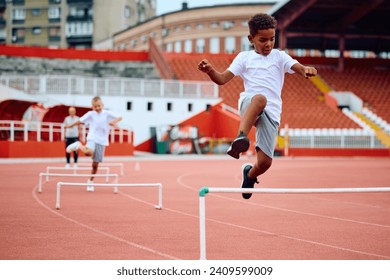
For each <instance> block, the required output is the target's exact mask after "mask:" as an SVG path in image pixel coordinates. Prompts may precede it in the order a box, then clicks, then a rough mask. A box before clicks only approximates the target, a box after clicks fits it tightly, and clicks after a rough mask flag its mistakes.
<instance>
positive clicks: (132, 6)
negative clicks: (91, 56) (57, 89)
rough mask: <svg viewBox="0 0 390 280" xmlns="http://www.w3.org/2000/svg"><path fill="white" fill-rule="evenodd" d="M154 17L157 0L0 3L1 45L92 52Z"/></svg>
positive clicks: (22, 0)
mask: <svg viewBox="0 0 390 280" xmlns="http://www.w3.org/2000/svg"><path fill="white" fill-rule="evenodd" d="M155 15H156V0H115V1H111V0H0V44H9V45H27V46H45V47H52V48H92V46H93V45H94V43H95V42H98V41H101V40H104V39H105V38H110V37H112V35H113V34H114V33H116V32H119V31H120V30H122V29H125V28H128V27H129V26H131V25H136V24H138V23H140V22H142V21H144V20H147V19H148V18H151V17H154V16H155Z"/></svg>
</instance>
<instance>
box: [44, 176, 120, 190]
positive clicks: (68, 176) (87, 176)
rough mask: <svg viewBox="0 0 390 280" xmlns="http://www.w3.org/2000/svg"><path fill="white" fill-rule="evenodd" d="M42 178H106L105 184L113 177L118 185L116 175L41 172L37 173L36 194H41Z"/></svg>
mask: <svg viewBox="0 0 390 280" xmlns="http://www.w3.org/2000/svg"><path fill="white" fill-rule="evenodd" d="M43 176H49V177H88V178H89V177H92V176H93V177H106V182H108V178H109V177H114V179H115V183H118V177H119V176H118V174H115V173H113V174H93V175H92V174H69V173H45V172H41V173H39V185H38V192H39V193H41V192H42V177H43Z"/></svg>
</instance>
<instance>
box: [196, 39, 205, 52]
mask: <svg viewBox="0 0 390 280" xmlns="http://www.w3.org/2000/svg"><path fill="white" fill-rule="evenodd" d="M204 47H205V40H204V39H203V38H199V39H196V52H197V53H203V52H204Z"/></svg>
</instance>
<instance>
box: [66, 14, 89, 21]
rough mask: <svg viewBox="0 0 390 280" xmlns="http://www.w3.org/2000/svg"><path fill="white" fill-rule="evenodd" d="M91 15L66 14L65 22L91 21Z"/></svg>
mask: <svg viewBox="0 0 390 280" xmlns="http://www.w3.org/2000/svg"><path fill="white" fill-rule="evenodd" d="M92 19H93V17H92V16H88V15H85V16H67V18H66V21H67V22H75V21H78V22H86V21H91V22H92Z"/></svg>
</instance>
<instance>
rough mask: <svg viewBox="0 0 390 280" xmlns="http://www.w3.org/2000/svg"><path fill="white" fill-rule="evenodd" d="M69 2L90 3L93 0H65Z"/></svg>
mask: <svg viewBox="0 0 390 280" xmlns="http://www.w3.org/2000/svg"><path fill="white" fill-rule="evenodd" d="M66 2H67V3H68V5H69V4H91V5H92V3H93V0H67V1H66Z"/></svg>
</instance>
